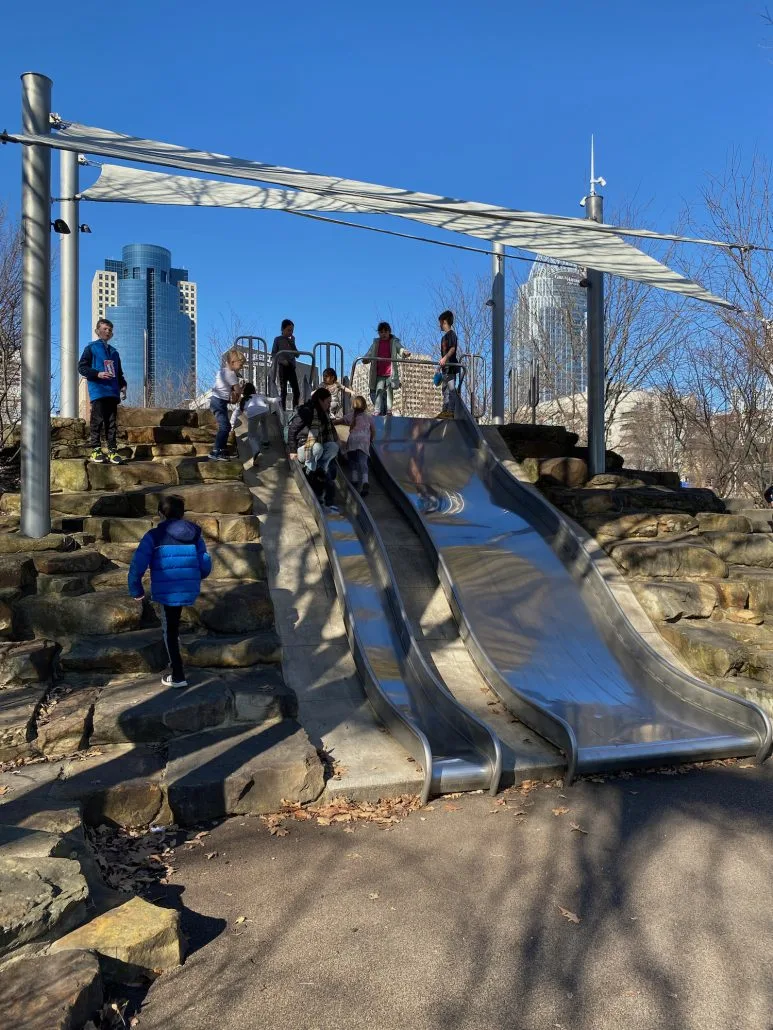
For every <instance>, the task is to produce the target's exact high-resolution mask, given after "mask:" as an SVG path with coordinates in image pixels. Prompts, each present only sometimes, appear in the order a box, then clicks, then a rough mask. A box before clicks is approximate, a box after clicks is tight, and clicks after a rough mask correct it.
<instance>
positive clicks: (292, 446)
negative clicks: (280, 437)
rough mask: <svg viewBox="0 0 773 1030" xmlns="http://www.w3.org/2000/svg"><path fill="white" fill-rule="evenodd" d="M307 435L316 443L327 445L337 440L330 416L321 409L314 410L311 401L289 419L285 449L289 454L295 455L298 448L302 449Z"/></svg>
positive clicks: (301, 406) (300, 407)
mask: <svg viewBox="0 0 773 1030" xmlns="http://www.w3.org/2000/svg"><path fill="white" fill-rule="evenodd" d="M309 433H311V434H312V435H313V436H314V439H315V440H316V442H317V443H328V442H330V441H334V440H336V439H337V437H336V431H335V429H334V427H333V423H332V422H331V421H330V416H329V415H328V414H327V412H325V411H322V409H321V408H315V407H314V405H313V404H312V403H311V401H309V402H308V403H307V404H301V405H300V406H299V408H298V410H297V411H296V412H295V414H294V415H293V417H292V418H291V419H290V424H289V425H288V427H287V449H288V450H289V451H290V454H295V453H296V452H297V450H298V448H299V447H303V445H304V444H305V443H306V441H307V440H308V438H309Z"/></svg>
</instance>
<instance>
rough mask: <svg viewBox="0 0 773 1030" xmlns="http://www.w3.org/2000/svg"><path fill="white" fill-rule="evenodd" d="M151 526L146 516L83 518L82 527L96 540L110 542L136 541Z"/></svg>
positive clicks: (151, 523)
mask: <svg viewBox="0 0 773 1030" xmlns="http://www.w3.org/2000/svg"><path fill="white" fill-rule="evenodd" d="M152 526H153V521H152V519H148V518H141V519H138V518H134V519H132V518H112V519H100V518H89V519H84V525H83V528H84V529H85V530H86V532H88V533H93V534H94V536H95V537H96V538H97V540H103V541H105V542H106V543H111V544H126V543H138V542H139V541H140V540H141V539H142V537H143V536H144V535H145V533H147V531H148V530H149V529H151V528H152Z"/></svg>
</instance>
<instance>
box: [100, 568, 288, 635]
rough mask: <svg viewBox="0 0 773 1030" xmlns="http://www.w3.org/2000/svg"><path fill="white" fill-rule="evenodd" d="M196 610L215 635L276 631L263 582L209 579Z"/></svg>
mask: <svg viewBox="0 0 773 1030" xmlns="http://www.w3.org/2000/svg"><path fill="white" fill-rule="evenodd" d="M100 596H102V595H100ZM194 610H195V612H196V615H197V617H198V619H199V620H200V622H201V624H202V625H203V626H205V627H206V628H207V629H208V630H210V631H211V632H213V633H224V634H229V635H233V634H236V633H239V634H242V633H244V634H252V633H256V632H259V631H263V630H270V629H273V628H274V605H273V602H272V600H271V594H270V592H269V589H268V586H267V584H266V583H265V582H261V581H256V582H252V583H240V582H239V581H238V580H231V581H223V580H211V579H208V580H205V581H204V583H203V584H202V588H201V594H200V595H199V597H198V600H197V601H196V604H195V606H194Z"/></svg>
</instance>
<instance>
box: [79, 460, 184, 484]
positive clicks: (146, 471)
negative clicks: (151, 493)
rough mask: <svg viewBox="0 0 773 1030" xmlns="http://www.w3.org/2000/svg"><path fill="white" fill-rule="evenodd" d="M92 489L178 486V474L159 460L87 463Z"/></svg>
mask: <svg viewBox="0 0 773 1030" xmlns="http://www.w3.org/2000/svg"><path fill="white" fill-rule="evenodd" d="M87 472H88V480H89V487H90V489H92V490H107V491H113V490H134V489H136V488H137V487H142V486H166V487H169V486H176V485H177V476H176V475H175V471H174V469H173V468H172V467H170V466H169V465H166V464H164V463H163V462H158V461H131V462H128V463H127V464H126V465H101V464H99V463H98V462H89V463H88V465H87Z"/></svg>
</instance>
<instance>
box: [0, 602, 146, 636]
mask: <svg viewBox="0 0 773 1030" xmlns="http://www.w3.org/2000/svg"><path fill="white" fill-rule="evenodd" d="M141 616H142V612H141V610H140V608H139V605H138V604H137V603H136V601H134V599H133V598H131V597H128V596H127V595H126V594H125V593H119V592H118V591H116V592H112V591H107V590H105V591H100V593H98V594H97V593H94V594H83V596H81V597H71V598H68V599H67V601H66V602H65V603H62V601H60V600H59V599H58V598H56V597H50V596H48V597H46V596H42V597H41V596H38V597H24V598H22V599H21V600H20V601H18V602H17V603H16V607H15V608H14V613H13V618H14V632H15V633H16V635H17V636H18V637H20V638H22V639H28V638H30V637H52V638H54V639H56V638H58V637H62V636H65V637H70V636H75V635H80V634H83V635H84V636H101V635H103V634H112V633H127V632H129V631H130V630H135V629H139V628H140V622H141Z"/></svg>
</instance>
